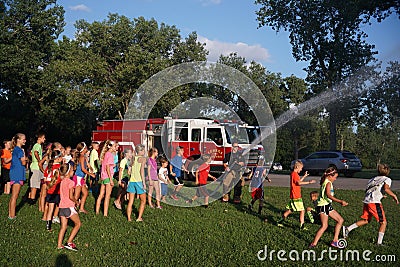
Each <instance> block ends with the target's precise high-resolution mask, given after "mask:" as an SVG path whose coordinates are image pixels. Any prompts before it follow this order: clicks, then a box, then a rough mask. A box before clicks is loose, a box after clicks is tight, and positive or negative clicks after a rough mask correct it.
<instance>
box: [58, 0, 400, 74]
mask: <svg viewBox="0 0 400 267" xmlns="http://www.w3.org/2000/svg"><path fill="white" fill-rule="evenodd" d="M58 3H59V4H60V5H62V6H63V7H64V9H65V21H66V23H67V25H66V27H65V31H64V32H63V35H66V36H67V37H69V38H73V37H74V30H75V28H74V23H75V21H77V20H78V19H84V20H86V21H89V22H93V21H103V20H105V19H106V18H107V15H108V14H109V13H118V14H119V15H124V16H127V17H128V18H130V19H133V18H137V17H139V16H143V17H145V18H146V19H151V18H154V19H155V20H156V21H157V22H158V23H162V22H163V23H165V24H167V25H171V26H172V25H175V26H176V27H177V28H178V29H179V30H180V33H181V36H182V37H183V38H184V37H186V36H187V35H188V34H189V33H190V32H193V31H195V32H196V33H197V35H198V38H199V41H200V42H202V43H206V48H207V50H209V52H210V54H209V57H208V60H209V61H212V62H215V61H216V60H217V59H218V57H219V55H220V54H224V55H227V54H229V53H230V52H237V53H238V55H239V56H242V57H245V58H246V59H247V61H250V60H255V61H257V62H259V63H261V64H262V65H263V66H265V67H266V68H267V70H269V71H272V72H279V73H281V74H282V76H283V77H286V76H289V75H291V74H294V75H296V76H297V77H301V78H304V77H305V76H306V73H305V72H304V71H303V70H302V69H303V68H304V67H305V66H307V63H306V62H296V61H295V60H294V59H293V57H292V53H291V45H290V43H289V39H288V34H287V33H285V32H280V33H276V32H274V31H272V30H271V29H269V28H266V27H263V28H260V29H258V28H257V26H258V23H257V21H256V14H255V11H256V10H258V7H257V6H256V5H255V4H254V1H253V0H237V1H236V0H112V1H109V0H61V1H60V0H59V1H58ZM363 27H364V29H365V31H366V32H367V33H368V35H369V37H368V39H367V41H368V42H369V43H372V44H375V46H376V50H377V51H378V52H379V55H378V59H380V60H382V61H383V62H387V61H389V60H392V61H393V60H398V61H400V19H398V17H397V16H396V15H393V16H391V17H390V18H388V19H386V20H385V21H383V22H382V23H373V24H372V25H370V26H369V25H365V26H363Z"/></svg>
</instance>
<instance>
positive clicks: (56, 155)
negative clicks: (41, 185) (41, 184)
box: [47, 150, 62, 188]
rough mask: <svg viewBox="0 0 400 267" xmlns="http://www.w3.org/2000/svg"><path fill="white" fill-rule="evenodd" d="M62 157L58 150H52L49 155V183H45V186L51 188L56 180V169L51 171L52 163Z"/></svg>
mask: <svg viewBox="0 0 400 267" xmlns="http://www.w3.org/2000/svg"><path fill="white" fill-rule="evenodd" d="M60 157H62V153H61V151H60V150H53V152H51V155H50V160H49V164H48V165H47V173H48V174H50V175H51V180H50V183H49V184H48V185H47V188H51V187H52V186H53V185H54V184H55V183H56V181H57V177H58V171H57V172H53V164H54V160H56V159H58V158H60Z"/></svg>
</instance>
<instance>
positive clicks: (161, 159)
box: [158, 157, 168, 164]
mask: <svg viewBox="0 0 400 267" xmlns="http://www.w3.org/2000/svg"><path fill="white" fill-rule="evenodd" d="M158 161H159V162H160V164H163V163H168V160H167V159H166V158H164V157H161V158H160V159H159V160H158Z"/></svg>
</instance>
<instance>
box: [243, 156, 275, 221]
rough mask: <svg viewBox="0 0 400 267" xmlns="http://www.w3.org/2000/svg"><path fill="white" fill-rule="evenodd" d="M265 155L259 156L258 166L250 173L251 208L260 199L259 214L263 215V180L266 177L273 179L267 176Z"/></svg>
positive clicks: (269, 180) (250, 208)
mask: <svg viewBox="0 0 400 267" xmlns="http://www.w3.org/2000/svg"><path fill="white" fill-rule="evenodd" d="M264 161H265V160H264V157H262V156H261V157H259V159H258V162H257V166H256V167H255V168H254V170H253V171H252V172H251V173H250V175H249V179H251V182H250V191H251V198H252V200H251V203H250V204H249V206H248V208H249V210H252V208H253V205H254V203H255V202H256V201H257V200H258V201H259V202H258V214H259V215H261V210H262V208H263V205H264V187H263V182H264V178H266V179H267V181H268V182H269V183H270V182H271V179H269V178H268V177H266V175H267V167H266V166H264Z"/></svg>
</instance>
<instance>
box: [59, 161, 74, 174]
mask: <svg viewBox="0 0 400 267" xmlns="http://www.w3.org/2000/svg"><path fill="white" fill-rule="evenodd" d="M70 170H71V164H68V163H63V164H62V165H61V166H60V169H59V173H60V176H61V177H65V176H66V175H67V174H68V173H69V172H70Z"/></svg>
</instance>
